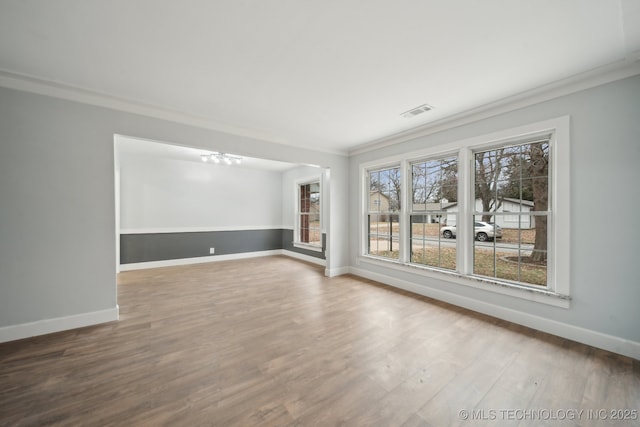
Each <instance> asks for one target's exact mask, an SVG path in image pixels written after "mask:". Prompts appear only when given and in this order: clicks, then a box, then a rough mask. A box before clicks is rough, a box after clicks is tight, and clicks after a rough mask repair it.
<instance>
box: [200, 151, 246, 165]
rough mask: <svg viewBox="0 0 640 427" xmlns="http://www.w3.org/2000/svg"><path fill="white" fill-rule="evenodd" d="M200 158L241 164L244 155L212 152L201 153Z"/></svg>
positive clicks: (206, 160)
mask: <svg viewBox="0 0 640 427" xmlns="http://www.w3.org/2000/svg"><path fill="white" fill-rule="evenodd" d="M200 158H201V159H202V161H203V162H205V163H206V162H209V161H211V162H213V163H220V162H224V163H226V164H228V165H230V164H233V163H235V164H236V165H239V164H240V163H242V157H239V156H233V155H231V154H226V153H218V152H213V153H211V154H201V155H200Z"/></svg>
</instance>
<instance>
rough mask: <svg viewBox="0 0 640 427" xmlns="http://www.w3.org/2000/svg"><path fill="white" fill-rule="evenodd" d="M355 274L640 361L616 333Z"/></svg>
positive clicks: (638, 349)
mask: <svg viewBox="0 0 640 427" xmlns="http://www.w3.org/2000/svg"><path fill="white" fill-rule="evenodd" d="M349 271H350V273H351V274H354V275H356V276H360V277H364V278H366V279H370V280H375V281H376V282H380V283H384V284H386V285H389V286H393V287H396V288H400V289H404V290H406V291H410V292H413V293H416V294H419V295H424V296H426V297H430V298H434V299H437V300H439V301H444V302H448V303H450V304H453V305H457V306H459V307H464V308H468V309H469V310H473V311H477V312H479V313H483V314H487V315H489V316H493V317H497V318H499V319H503V320H507V321H509V322H513V323H517V324H519V325H523V326H527V327H529V328H532V329H536V330H539V331H542V332H547V333H549V334H553V335H557V336H559V337H562V338H567V339H570V340H573V341H577V342H580V343H583V344H587V345H590V346H593V347H597V348H601V349H604V350H608V351H612V352H614V353H618V354H622V355H624V356H628V357H631V358H634V359H637V360H640V343H639V342H635V341H630V340H626V339H623V338H620V337H616V336H613V335H608V334H603V333H601V332H597V331H593V330H590V329H585V328H581V327H579V326H574V325H570V324H568V323H562V322H558V321H556V320H550V319H546V318H544V317H539V316H536V315H533V314H529V313H523V312H521V311H517V310H512V309H510V308H506V307H502V306H498V305H494V304H491V303H488V302H484V301H478V300H476V299H473V298H468V297H465V296H462V295H458V294H454V293H451V292H446V291H442V290H439V289H433V288H430V287H427V286H422V285H419V284H416V283H413V282H409V281H406V280H401V279H398V278H395V277H391V276H387V275H384V274H379V273H372V272H370V271H366V270H362V269H360V268H355V267H351V268H350V269H349Z"/></svg>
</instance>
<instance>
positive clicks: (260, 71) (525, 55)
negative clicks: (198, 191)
mask: <svg viewBox="0 0 640 427" xmlns="http://www.w3.org/2000/svg"><path fill="white" fill-rule="evenodd" d="M639 4H640V0H530V1H525V0H483V1H476V0H458V1H434V0H395V1H389V0H353V1H344V0H302V1H301V0H268V1H267V0H264V1H260V0H254V1H249V0H216V1H210V0H182V1H175V0H136V1H130V0H108V1H105V0H57V1H50V0H37V1H36V0H0V72H5V73H7V74H9V73H11V75H14V76H15V75H18V76H25V77H27V76H28V77H30V78H36V79H38V80H39V81H46V82H52V83H55V84H58V85H69V86H72V87H75V88H81V89H86V90H90V91H94V92H97V93H102V94H108V95H110V96H115V97H118V98H121V99H125V100H129V101H131V102H134V103H139V104H143V105H150V106H155V107H159V108H162V109H164V110H171V111H175V112H177V113H181V114H183V115H188V116H190V117H193V118H194V119H198V120H201V121H206V122H207V123H208V124H209V126H211V127H214V128H216V127H217V128H219V129H222V130H226V131H231V132H234V131H237V132H238V133H242V134H245V135H246V134H250V135H253V136H257V137H260V138H263V139H266V140H270V141H276V142H281V143H285V144H290V145H296V146H304V147H310V148H314V149H319V150H326V151H335V152H347V151H348V150H349V149H350V148H353V147H355V146H358V145H361V144H364V143H369V142H372V141H376V140H380V139H381V138H385V137H388V136H391V135H393V134H396V133H399V132H403V131H406V130H408V129H411V128H415V127H418V126H423V125H425V124H428V123H430V122H434V121H437V120H441V119H444V118H447V117H450V116H452V115H455V114H459V113H461V112H464V111H468V110H470V109H473V108H477V107H480V106H482V105H486V104H488V103H491V102H494V101H497V100H500V99H503V98H505V97H508V96H512V95H515V94H518V93H522V92H524V91H527V90H531V89H533V88H536V87H540V86H542V85H546V84H549V83H552V82H555V81H557V80H560V79H564V78H568V77H571V76H574V75H576V74H579V73H583V72H586V71H589V70H593V69H597V68H600V67H604V66H608V65H610V64H612V63H616V62H620V61H623V62H624V61H626V62H629V61H630V60H637V59H638V52H639V50H638V49H640V34H639V33H640V31H639V30H638V28H640V19H639V18H640V7H639V6H638V5H639ZM425 103H428V104H430V105H432V106H434V107H435V108H434V110H433V111H431V112H429V113H425V114H423V115H421V116H418V117H415V118H413V119H406V118H402V117H401V116H400V114H401V113H403V112H405V111H406V110H409V109H411V108H413V107H416V106H419V105H421V104H425Z"/></svg>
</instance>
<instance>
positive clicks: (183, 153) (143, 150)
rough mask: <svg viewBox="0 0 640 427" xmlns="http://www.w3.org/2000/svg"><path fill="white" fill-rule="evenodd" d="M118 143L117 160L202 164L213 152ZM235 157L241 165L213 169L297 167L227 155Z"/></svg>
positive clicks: (118, 138) (127, 140) (139, 141)
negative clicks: (163, 159) (174, 161)
mask: <svg viewBox="0 0 640 427" xmlns="http://www.w3.org/2000/svg"><path fill="white" fill-rule="evenodd" d="M115 141H116V155H117V160H118V161H120V160H122V157H123V156H131V155H133V156H144V157H147V158H151V159H154V158H165V159H172V160H181V161H185V162H195V163H202V158H201V157H200V156H201V155H202V154H211V153H212V151H211V150H205V149H200V148H194V147H187V146H184V145H175V144H167V143H163V142H159V141H150V140H145V139H139V138H132V137H128V136H122V135H117V136H116V138H115ZM226 154H229V155H231V156H234V157H241V158H242V162H241V163H240V165H236V164H235V163H234V164H233V165H231V166H228V165H226V164H225V163H224V162H223V163H221V164H215V163H210V165H211V167H220V168H226V167H233V168H250V169H260V170H268V171H273V172H284V171H287V170H289V169H293V168H295V167H297V166H300V165H296V164H293V163H287V162H278V161H275V160H266V159H257V158H254V157H246V156H239V155H238V154H235V153H226Z"/></svg>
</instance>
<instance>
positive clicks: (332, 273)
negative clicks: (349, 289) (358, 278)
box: [324, 267, 351, 277]
mask: <svg viewBox="0 0 640 427" xmlns="http://www.w3.org/2000/svg"><path fill="white" fill-rule="evenodd" d="M350 272H351V269H350V268H349V267H338V268H327V269H326V270H324V275H325V276H327V277H336V276H342V275H343V274H349V273H350Z"/></svg>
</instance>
